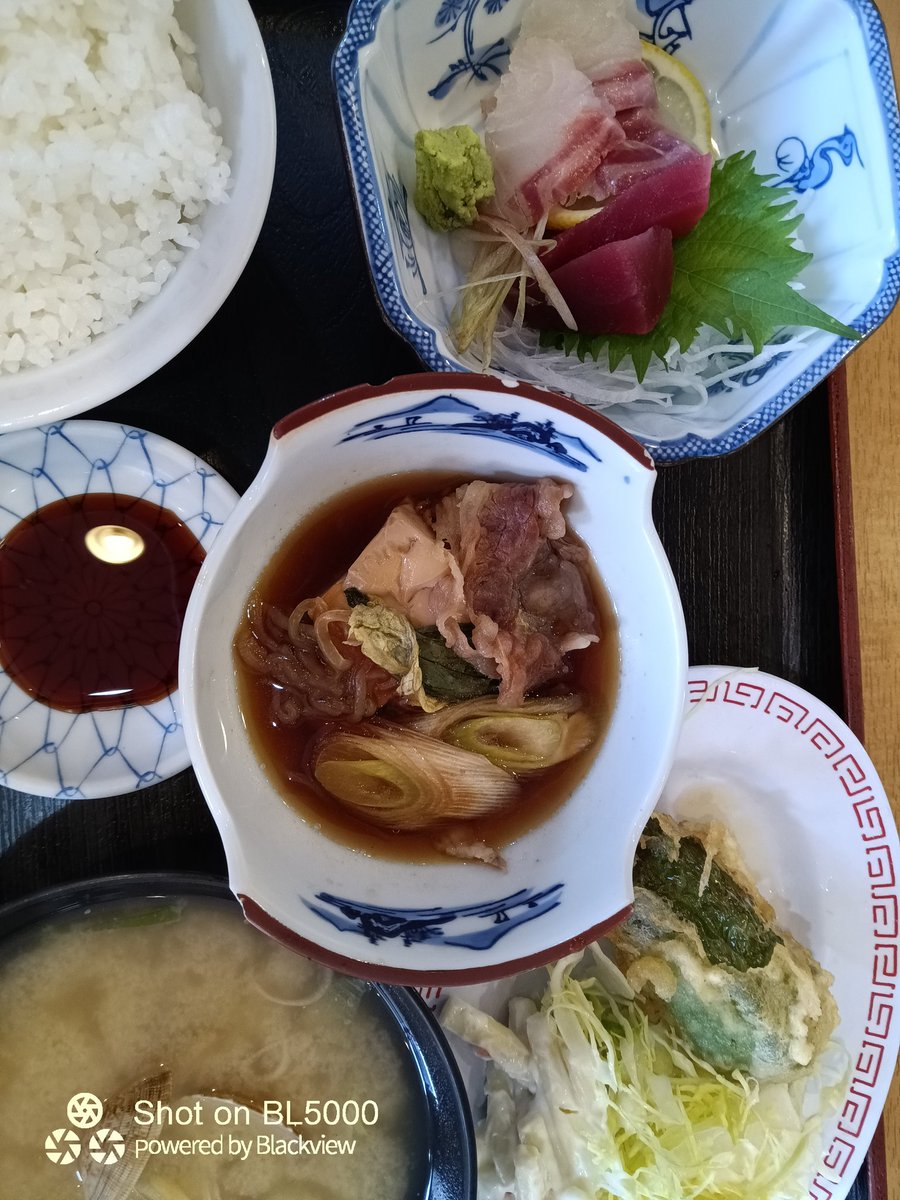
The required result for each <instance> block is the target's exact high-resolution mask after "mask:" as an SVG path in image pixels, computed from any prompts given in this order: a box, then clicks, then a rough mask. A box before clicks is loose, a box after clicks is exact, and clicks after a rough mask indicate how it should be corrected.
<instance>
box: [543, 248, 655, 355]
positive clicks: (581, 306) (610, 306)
mask: <svg viewBox="0 0 900 1200" xmlns="http://www.w3.org/2000/svg"><path fill="white" fill-rule="evenodd" d="M673 272H674V260H673V256H672V234H671V231H670V230H668V229H665V228H660V227H658V226H655V227H654V228H653V229H647V230H645V231H644V232H643V233H639V234H638V235H637V236H636V237H631V238H625V239H624V240H622V241H617V242H607V243H606V244H605V245H602V246H598V247H597V248H596V249H595V250H591V251H590V252H589V253H588V254H583V255H582V256H581V257H580V258H574V259H572V260H571V262H568V263H566V264H565V265H564V266H562V267H560V268H559V269H558V270H556V271H554V272H553V274H552V278H553V282H554V283H555V284H556V286H557V287H558V288H559V290H560V291H561V292H562V295H563V299H564V300H565V301H566V303H567V304H568V306H569V308H570V309H571V310H572V315H573V316H574V318H575V321H576V323H577V325H578V330H579V332H580V333H588V334H592V333H649V332H650V330H651V329H652V328H653V327H654V325H656V323H657V321H658V320H659V318H660V317H661V316H662V311H663V309H664V308H665V307H666V302H667V301H668V299H669V295H670V293H671V291H672V275H673ZM526 320H527V322H528V324H529V325H534V326H535V327H537V328H538V329H559V328H561V325H562V322H561V321H560V318H559V314H558V313H557V312H556V311H555V310H554V309H552V308H551V307H550V306H549V305H546V304H538V305H534V306H529V307H528V308H527V309H526Z"/></svg>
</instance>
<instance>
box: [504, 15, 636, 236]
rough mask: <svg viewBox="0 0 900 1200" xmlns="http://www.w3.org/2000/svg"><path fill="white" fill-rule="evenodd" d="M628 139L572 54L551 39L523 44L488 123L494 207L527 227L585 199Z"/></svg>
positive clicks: (524, 227) (514, 221)
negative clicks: (595, 176) (588, 187)
mask: <svg viewBox="0 0 900 1200" xmlns="http://www.w3.org/2000/svg"><path fill="white" fill-rule="evenodd" d="M624 139H625V135H624V133H623V132H622V127H621V125H620V124H619V122H618V121H617V120H616V117H615V112H614V110H613V108H612V106H611V105H610V104H608V103H607V102H606V101H605V100H604V99H602V97H600V96H596V95H595V94H594V91H593V88H592V86H591V81H590V79H588V77H587V76H586V75H584V74H583V73H582V72H581V71H579V70H578V69H577V67H576V66H575V64H574V62H573V61H572V56H571V54H569V53H568V51H566V50H565V49H563V47H562V46H559V45H557V44H556V43H555V42H551V41H548V40H546V39H544V38H531V39H527V40H525V41H520V42H518V43H517V45H516V47H515V49H514V51H513V53H512V56H511V58H510V64H509V70H508V71H507V72H506V74H505V75H504V76H503V78H502V79H501V81H500V84H499V86H498V88H497V94H496V104H495V105H494V107H493V110H492V111H491V112H490V113H489V114H488V117H487V120H486V122H485V131H484V141H485V146H486V148H487V151H488V153H489V154H490V156H491V160H492V162H493V164H494V185H495V187H496V197H495V201H494V205H493V207H494V208H495V210H496V211H497V212H499V214H500V215H501V216H504V217H506V218H507V219H508V220H509V221H511V222H512V223H513V224H514V225H515V226H517V228H519V229H527V228H529V227H531V226H533V225H535V224H537V222H538V221H539V220H540V219H541V217H543V216H544V215H545V214H546V213H547V212H549V210H550V208H551V207H552V206H553V205H554V204H566V203H567V202H568V201H570V200H572V199H574V198H575V197H576V196H578V195H580V194H581V191H582V190H583V186H584V184H585V183H586V182H587V181H588V180H589V179H590V178H591V176H592V175H593V174H594V172H595V171H596V169H597V167H598V166H599V165H600V163H601V161H602V159H603V158H604V156H605V155H606V154H608V153H609V151H610V150H611V149H612V148H613V147H614V146H616V145H618V144H619V143H621V142H622V141H624Z"/></svg>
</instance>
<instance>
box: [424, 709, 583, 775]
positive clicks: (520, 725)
mask: <svg viewBox="0 0 900 1200" xmlns="http://www.w3.org/2000/svg"><path fill="white" fill-rule="evenodd" d="M416 726H417V728H418V729H419V730H421V731H422V732H423V733H428V734H431V736H433V737H439V738H441V739H442V740H443V741H445V742H448V743H450V744H451V745H454V746H459V748H460V749H461V750H470V751H472V752H473V753H475V754H481V755H483V756H484V757H485V758H487V759H489V760H490V761H491V762H492V763H494V764H495V765H496V766H498V767H502V768H503V769H504V770H505V771H511V772H512V773H513V774H515V775H519V774H523V773H526V772H529V771H541V770H544V769H545V768H546V767H552V766H555V765H556V764H557V763H561V762H565V761H566V759H569V758H573V757H574V756H575V755H576V754H578V753H579V751H581V750H583V749H584V748H585V746H587V745H589V744H590V742H591V740H592V739H593V737H594V732H595V731H594V726H593V722H592V721H591V718H590V717H589V716H588V714H587V713H586V712H584V711H583V710H582V708H581V701H580V699H579V698H578V697H577V696H558V697H545V698H540V699H534V700H526V701H525V702H524V704H522V705H520V706H519V707H518V708H500V707H499V706H498V704H497V701H496V698H494V697H484V698H481V699H476V700H471V701H469V702H468V703H467V704H456V705H454V706H453V707H452V708H449V709H445V710H443V711H442V712H441V713H435V714H433V715H432V716H430V717H423V718H420V719H419V720H417V722H416Z"/></svg>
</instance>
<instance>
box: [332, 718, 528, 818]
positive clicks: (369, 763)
mask: <svg viewBox="0 0 900 1200" xmlns="http://www.w3.org/2000/svg"><path fill="white" fill-rule="evenodd" d="M358 728H359V732H357V731H356V730H354V731H353V732H349V731H346V730H343V729H336V730H334V731H332V732H330V733H326V734H325V735H324V736H323V737H322V739H321V741H320V743H319V746H318V748H317V751H316V753H315V758H314V766H313V774H314V775H315V777H316V779H317V780H318V782H319V783H320V784H321V786H322V787H323V788H324V789H325V790H326V791H327V792H328V793H329V794H330V795H332V796H334V797H335V799H336V800H339V801H340V803H341V804H343V805H344V807H345V808H348V809H350V810H351V811H352V812H354V813H356V815H357V816H359V817H360V818H361V819H362V820H364V821H368V822H370V823H372V824H375V825H380V826H382V827H384V828H387V829H397V830H404V831H407V832H413V831H416V830H422V829H430V828H433V827H436V826H440V825H446V824H447V823H449V822H452V821H460V820H471V819H472V818H475V817H481V816H485V815H487V814H488V813H493V812H497V811H499V810H500V809H503V808H505V807H506V806H507V805H508V804H510V803H511V802H512V801H513V800H514V799H515V797H516V795H517V793H518V790H519V788H518V784H517V783H516V781H515V779H513V777H512V776H511V775H508V774H507V773H506V772H505V771H502V770H501V769H500V768H499V767H495V766H494V765H493V764H492V763H490V762H488V761H487V760H486V759H485V758H482V756H481V755H479V754H470V753H468V752H467V751H465V750H460V749H458V748H457V747H456V746H448V745H446V744H445V743H444V742H441V741H438V740H437V739H436V738H430V737H426V736H424V735H423V734H421V733H416V732H414V731H412V730H411V729H410V728H409V727H408V726H404V727H402V728H401V727H399V726H396V725H391V724H389V723H388V722H386V721H380V722H374V721H373V722H370V723H369V724H365V725H361V726H359V727H358Z"/></svg>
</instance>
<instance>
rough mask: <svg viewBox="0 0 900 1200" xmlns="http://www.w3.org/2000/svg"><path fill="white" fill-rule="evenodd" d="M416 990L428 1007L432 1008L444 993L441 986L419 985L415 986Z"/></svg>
mask: <svg viewBox="0 0 900 1200" xmlns="http://www.w3.org/2000/svg"><path fill="white" fill-rule="evenodd" d="M416 991H417V992H418V993H419V995H420V996H421V997H422V999H423V1000H424V1001H425V1003H426V1004H427V1005H428V1007H429V1008H434V1007H435V1006H436V1005H437V1002H438V1000H440V998H441V996H442V995H443V993H444V989H443V988H442V987H420V988H416Z"/></svg>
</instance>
